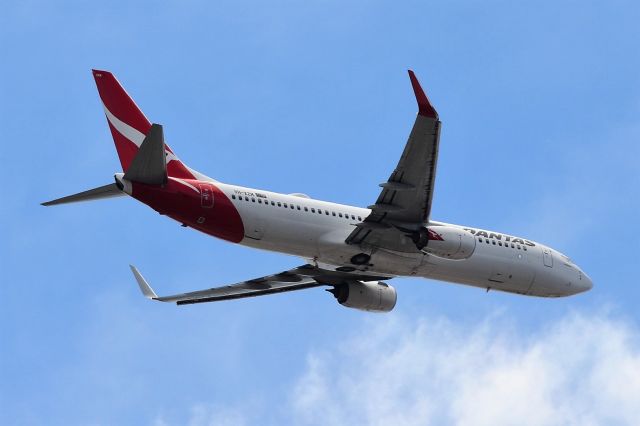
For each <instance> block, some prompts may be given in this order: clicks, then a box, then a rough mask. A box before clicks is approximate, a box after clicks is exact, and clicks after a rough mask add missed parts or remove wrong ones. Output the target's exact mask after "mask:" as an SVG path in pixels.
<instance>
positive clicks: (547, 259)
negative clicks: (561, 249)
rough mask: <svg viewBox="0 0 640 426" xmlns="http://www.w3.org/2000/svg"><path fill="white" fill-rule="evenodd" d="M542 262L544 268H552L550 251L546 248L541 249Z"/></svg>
mask: <svg viewBox="0 0 640 426" xmlns="http://www.w3.org/2000/svg"><path fill="white" fill-rule="evenodd" d="M542 262H543V263H544V266H547V267H549V268H553V255H552V254H551V250H549V249H548V248H543V249H542Z"/></svg>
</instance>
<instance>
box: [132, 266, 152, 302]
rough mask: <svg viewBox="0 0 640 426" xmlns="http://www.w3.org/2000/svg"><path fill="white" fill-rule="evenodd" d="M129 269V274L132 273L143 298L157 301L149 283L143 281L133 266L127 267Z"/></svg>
mask: <svg viewBox="0 0 640 426" xmlns="http://www.w3.org/2000/svg"><path fill="white" fill-rule="evenodd" d="M129 267H130V268H131V272H133V276H134V277H136V281H137V282H138V286H139V287H140V291H141V292H142V294H143V295H144V297H146V298H147V299H157V298H158V296H157V295H156V293H155V292H154V291H153V289H152V288H151V286H150V285H149V283H147V281H146V280H145V279H144V277H143V276H142V274H141V273H140V271H138V269H137V268H136V267H135V266H133V265H129Z"/></svg>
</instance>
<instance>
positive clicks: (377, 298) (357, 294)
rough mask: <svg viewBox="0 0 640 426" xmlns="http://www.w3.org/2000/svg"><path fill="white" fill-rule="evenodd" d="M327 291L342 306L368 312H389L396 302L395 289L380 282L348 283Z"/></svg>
mask: <svg viewBox="0 0 640 426" xmlns="http://www.w3.org/2000/svg"><path fill="white" fill-rule="evenodd" d="M327 291H329V292H331V293H333V295H334V296H335V298H336V300H337V301H338V303H340V304H341V305H342V306H346V307H348V308H354V309H359V310H361V311H368V312H390V311H391V310H392V309H393V308H394V307H395V306H396V301H397V300H398V295H397V293H396V289H395V288H393V287H392V286H390V285H389V284H387V283H385V282H382V281H348V282H346V283H344V284H340V285H337V286H335V287H334V288H333V289H332V290H327Z"/></svg>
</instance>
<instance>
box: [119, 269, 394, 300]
mask: <svg viewBox="0 0 640 426" xmlns="http://www.w3.org/2000/svg"><path fill="white" fill-rule="evenodd" d="M130 267H131V271H132V272H133V275H134V277H135V279H136V281H137V282H138V286H139V287H140V291H141V292H142V294H143V295H144V296H145V297H146V298H148V299H151V300H157V301H159V302H175V303H176V304H178V305H188V304H193V303H205V302H218V301H221V300H231V299H242V298H247V297H255V296H263V295H267V294H275V293H283V292H287V291H295V290H303V289H306V288H313V287H320V286H336V285H340V284H343V283H345V282H346V281H348V280H363V281H374V280H380V279H386V278H388V277H380V276H367V275H353V274H349V273H345V272H338V271H329V270H325V269H320V268H317V267H315V266H313V265H302V266H299V267H297V268H293V269H290V270H288V271H284V272H280V273H278V274H273V275H267V276H265V277H260V278H256V279H253V280H248V281H243V282H240V283H236V284H232V285H227V286H222V287H214V288H209V289H206V290H199V291H193V292H190V293H182V294H175V295H172V296H157V295H156V293H155V292H154V291H153V289H152V288H151V286H150V285H149V283H148V282H147V281H146V280H145V279H144V277H143V276H142V274H141V273H140V271H138V269H137V268H136V267H135V266H133V265H130Z"/></svg>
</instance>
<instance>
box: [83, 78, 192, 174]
mask: <svg viewBox="0 0 640 426" xmlns="http://www.w3.org/2000/svg"><path fill="white" fill-rule="evenodd" d="M93 77H94V79H95V81H96V86H97V87H98V93H99V94H100V99H101V100H102V105H103V107H104V113H105V115H106V116H107V122H108V123H109V129H110V130H111V135H112V136H113V142H114V143H115V145H116V150H117V151H118V157H120V164H122V170H123V171H124V172H127V170H129V167H130V166H131V163H132V162H133V159H134V157H135V156H136V154H137V152H138V149H139V148H140V145H142V142H143V141H144V139H145V135H147V134H148V133H149V131H150V130H151V122H150V121H149V120H148V119H147V117H145V115H144V113H143V112H142V111H141V110H140V108H138V106H137V105H136V103H135V102H134V101H133V99H131V97H130V96H129V94H128V93H127V92H126V91H125V90H124V88H123V87H122V85H121V84H120V82H118V80H117V79H116V78H115V77H114V75H113V74H111V73H110V72H109V71H101V70H93ZM165 150H166V163H167V173H168V175H169V176H174V177H178V178H185V179H193V177H194V176H193V174H192V173H191V172H190V171H189V169H188V168H187V167H186V166H185V165H184V164H183V163H182V162H181V161H180V160H179V159H178V157H176V156H175V154H174V153H173V151H172V150H171V148H169V147H168V146H166V145H165Z"/></svg>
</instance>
